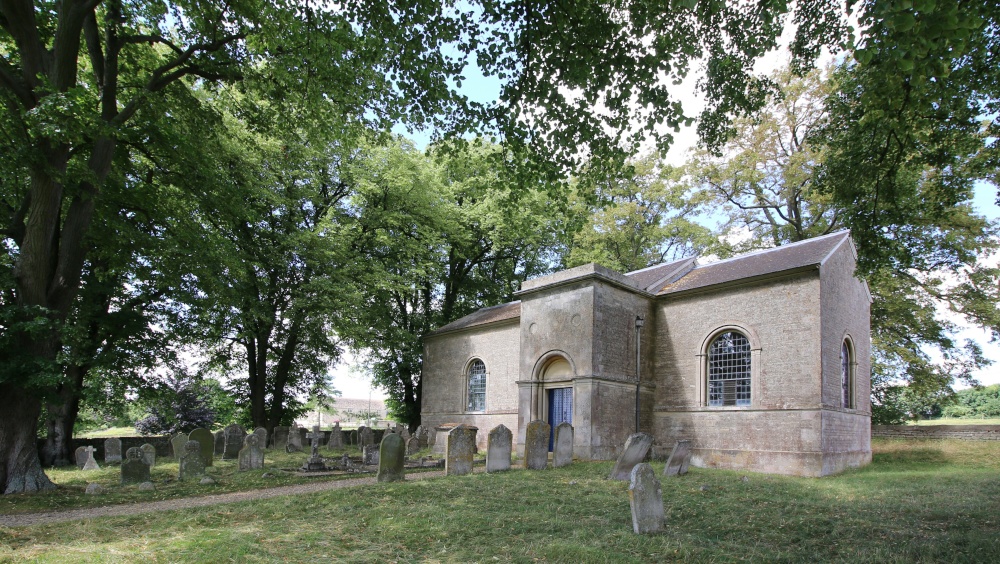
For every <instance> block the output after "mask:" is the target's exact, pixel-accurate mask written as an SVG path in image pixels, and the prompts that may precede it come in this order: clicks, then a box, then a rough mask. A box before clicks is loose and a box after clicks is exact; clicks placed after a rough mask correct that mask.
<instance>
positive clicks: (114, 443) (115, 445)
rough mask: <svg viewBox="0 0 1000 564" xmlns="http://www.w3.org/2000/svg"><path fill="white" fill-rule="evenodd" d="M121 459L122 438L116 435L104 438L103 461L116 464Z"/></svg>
mask: <svg viewBox="0 0 1000 564" xmlns="http://www.w3.org/2000/svg"><path fill="white" fill-rule="evenodd" d="M121 461H122V440H121V439H119V438H118V437H111V438H110V439H104V463H105V464H117V463H119V462H121Z"/></svg>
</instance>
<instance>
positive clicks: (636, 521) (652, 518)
mask: <svg viewBox="0 0 1000 564" xmlns="http://www.w3.org/2000/svg"><path fill="white" fill-rule="evenodd" d="M629 480H630V483H629V486H628V502H629V505H630V506H632V529H633V530H634V531H635V532H636V533H638V534H643V533H655V532H657V531H659V530H660V529H662V528H663V493H662V491H661V490H660V481H659V480H657V479H656V473H655V472H653V467H652V466H650V465H649V464H647V463H645V462H640V463H638V464H636V465H635V466H634V467H633V468H632V472H631V473H630V474H629Z"/></svg>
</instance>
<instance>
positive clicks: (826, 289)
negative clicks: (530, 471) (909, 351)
mask: <svg viewBox="0 0 1000 564" xmlns="http://www.w3.org/2000/svg"><path fill="white" fill-rule="evenodd" d="M856 260H857V255H856V252H855V250H854V245H853V243H852V241H851V239H850V236H849V234H848V233H847V232H839V233H834V234H831V235H826V236H823V237H817V238H815V239H810V240H807V241H802V242H799V243H794V244H790V245H785V246H783V247H778V248H775V249H769V250H766V251H760V252H757V253H751V254H747V255H743V256H739V257H735V258H732V259H728V260H723V261H716V262H707V263H704V264H699V262H698V261H697V260H696V259H695V258H688V259H683V260H680V261H676V262H673V263H669V264H663V265H658V266H654V267H651V268H647V269H643V270H640V271H636V272H632V273H628V274H620V273H618V272H614V271H612V270H610V269H607V268H604V267H602V266H600V265H597V264H589V265H584V266H580V267H577V268H572V269H569V270H564V271H561V272H557V273H555V274H552V275H549V276H544V277H541V278H537V279H533V280H529V281H527V282H525V283H524V284H522V286H521V290H520V291H519V292H517V293H516V296H517V297H518V298H519V301H516V302H511V303H508V304H503V305H499V306H495V307H490V308H485V309H482V310H479V311H477V312H475V313H473V314H471V315H468V316H466V317H464V318H462V319H459V320H457V321H455V322H453V323H450V324H448V325H446V326H444V327H442V328H440V329H438V330H437V331H435V332H433V333H431V335H429V336H428V337H427V338H426V339H425V341H424V359H423V380H422V386H423V400H422V401H423V403H422V406H421V407H422V411H421V421H422V423H423V425H424V426H425V427H435V426H441V425H446V424H458V423H462V424H466V425H475V426H477V427H480V428H487V429H490V428H493V427H496V426H497V425H500V424H503V425H505V426H507V427H509V428H510V429H512V430H514V429H516V433H515V441H516V445H517V447H516V448H517V450H518V452H519V453H524V441H525V431H526V428H527V425H528V423H529V422H531V421H533V420H543V421H546V422H547V423H549V424H550V425H551V426H552V427H553V428H554V427H556V426H557V425H558V424H559V423H562V422H568V423H570V424H572V425H573V428H574V445H573V451H574V454H575V456H576V457H577V458H579V459H581V460H609V459H614V458H615V457H616V456H617V455H618V454H619V453H620V452H621V449H622V447H623V445H624V443H625V439H626V438H628V436H629V435H631V434H633V433H635V432H636V431H637V430H638V431H642V432H644V433H649V434H650V435H652V436H653V438H654V440H655V444H654V455H656V456H660V457H665V456H666V455H667V454H668V453H669V449H670V448H671V447H673V445H674V443H675V442H676V441H678V440H684V439H688V440H690V441H691V464H692V465H694V466H699V467H719V468H738V469H747V470H754V471H759V472H771V473H781V474H793V475H801V476H822V475H827V474H832V473H836V472H839V471H841V470H844V469H846V468H850V467H856V466H860V465H863V464H867V463H868V462H870V461H871V440H870V435H871V408H870V401H869V396H870V355H871V352H870V328H869V317H870V313H869V311H870V304H871V296H870V293H869V292H868V287H867V285H866V284H865V282H864V281H862V280H859V279H858V278H856V277H855V276H854V269H855V264H856ZM637 318H639V319H640V320H641V322H640V323H638V325H640V327H638V328H637ZM637 337H638V338H637ZM842 351H846V352H847V354H846V357H845V356H844V354H843V352H842ZM637 359H638V361H637ZM637 365H638V372H639V378H638V381H637V377H636V372H637V370H636V369H637ZM484 366H485V376H483V367H484ZM484 380H485V381H484ZM637 404H638V409H637ZM483 406H485V407H483ZM637 415H638V417H637ZM637 418H638V421H637ZM485 440H486V437H485V436H483V437H480V441H481V442H483V444H482V445H480V446H481V447H485Z"/></svg>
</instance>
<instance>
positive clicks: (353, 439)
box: [347, 429, 358, 445]
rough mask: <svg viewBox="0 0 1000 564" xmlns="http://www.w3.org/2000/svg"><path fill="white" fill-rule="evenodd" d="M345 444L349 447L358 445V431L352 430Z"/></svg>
mask: <svg viewBox="0 0 1000 564" xmlns="http://www.w3.org/2000/svg"><path fill="white" fill-rule="evenodd" d="M347 443H348V444H351V445H356V444H358V430H357V429H352V430H351V432H350V433H348V434H347Z"/></svg>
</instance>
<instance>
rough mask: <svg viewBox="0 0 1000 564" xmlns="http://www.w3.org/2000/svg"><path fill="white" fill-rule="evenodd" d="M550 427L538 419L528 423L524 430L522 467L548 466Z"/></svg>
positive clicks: (534, 468)
mask: <svg viewBox="0 0 1000 564" xmlns="http://www.w3.org/2000/svg"><path fill="white" fill-rule="evenodd" d="M551 432H552V427H551V426H550V425H549V424H548V423H546V422H545V421H542V420H540V419H536V420H534V421H532V422H531V423H528V428H527V430H525V432H524V467H525V468H527V469H528V470H545V469H546V468H548V466H549V434H550V433H551Z"/></svg>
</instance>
